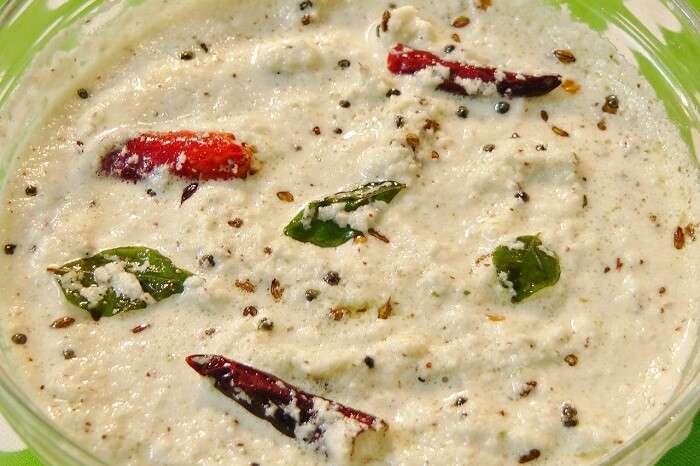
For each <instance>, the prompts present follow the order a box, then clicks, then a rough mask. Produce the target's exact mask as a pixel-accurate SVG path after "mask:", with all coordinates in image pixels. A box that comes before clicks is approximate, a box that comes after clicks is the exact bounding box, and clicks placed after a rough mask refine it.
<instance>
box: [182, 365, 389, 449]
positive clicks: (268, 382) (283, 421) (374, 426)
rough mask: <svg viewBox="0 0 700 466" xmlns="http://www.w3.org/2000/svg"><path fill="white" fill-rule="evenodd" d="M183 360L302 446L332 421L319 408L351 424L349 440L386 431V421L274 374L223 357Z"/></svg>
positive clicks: (321, 434)
mask: <svg viewBox="0 0 700 466" xmlns="http://www.w3.org/2000/svg"><path fill="white" fill-rule="evenodd" d="M186 361H187V364H189V365H190V367H191V368H192V369H194V370H195V371H197V372H198V373H199V374H200V375H202V376H205V377H211V378H212V379H214V381H215V382H214V387H215V388H216V389H217V390H219V391H220V392H221V393H223V394H224V395H226V396H227V397H229V398H231V399H232V400H234V401H235V402H236V403H238V404H240V405H241V406H243V407H244V408H245V409H246V410H248V411H249V412H250V413H252V414H253V415H255V416H257V417H259V418H260V419H264V420H266V421H267V422H269V423H270V424H272V425H273V426H274V427H275V429H277V430H278V431H280V432H281V433H283V434H284V435H286V436H288V437H291V438H299V440H302V441H303V442H306V443H311V444H313V443H317V442H318V441H319V440H320V439H321V438H322V437H323V435H324V433H325V432H326V430H327V428H328V427H329V426H328V425H327V424H326V423H327V422H333V421H328V419H332V416H327V415H326V416H319V408H320V407H323V408H322V409H323V410H324V411H325V412H328V411H331V412H335V413H339V414H341V415H342V418H343V419H345V421H346V422H351V423H352V424H353V430H354V431H355V432H356V433H354V435H353V439H354V438H356V437H357V436H358V435H360V434H361V433H363V432H366V431H368V430H375V431H385V430H387V429H388V428H389V426H388V425H387V424H386V422H384V421H383V420H381V419H379V418H377V417H375V416H372V415H371V414H366V413H363V412H362V411H358V410H356V409H353V408H349V407H347V406H343V405H341V404H339V403H336V402H334V401H331V400H328V399H326V398H323V397H320V396H316V395H312V394H309V393H306V392H304V391H303V390H300V389H299V388H297V387H295V386H293V385H290V384H288V383H286V382H284V381H283V380H281V379H279V378H278V377H275V376H274V375H271V374H268V373H266V372H263V371H260V370H258V369H255V368H253V367H250V366H246V365H244V364H240V363H238V362H236V361H232V360H230V359H227V358H225V357H223V356H217V355H193V356H189V357H187V358H186ZM321 417H323V418H325V419H326V420H325V421H324V419H322V418H321ZM335 422H337V421H335ZM297 435H303V437H301V438H300V437H297Z"/></svg>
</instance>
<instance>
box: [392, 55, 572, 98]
mask: <svg viewBox="0 0 700 466" xmlns="http://www.w3.org/2000/svg"><path fill="white" fill-rule="evenodd" d="M437 65H442V66H445V67H447V68H449V70H450V76H449V77H448V78H447V79H445V81H444V82H443V83H442V84H440V85H439V86H438V89H440V90H442V91H446V92H450V93H452V94H459V95H467V90H466V89H465V88H464V86H462V85H460V84H459V83H458V82H457V81H456V79H457V78H463V79H477V80H480V81H483V82H485V83H494V84H495V85H496V89H497V90H498V93H499V94H501V95H505V96H512V97H536V96H540V95H544V94H547V93H548V92H550V91H552V90H553V89H556V88H557V87H558V86H559V85H560V84H561V76H558V75H543V76H532V75H528V74H520V73H512V72H509V71H506V72H504V73H503V77H502V79H500V80H499V79H498V78H497V74H498V73H497V70H496V69H495V68H490V67H483V66H476V65H469V64H466V63H460V62H455V61H449V60H444V59H442V58H440V57H438V56H437V55H435V54H432V53H430V52H427V51H425V50H413V49H411V48H408V47H406V46H404V45H403V44H397V45H396V46H395V47H394V48H393V49H392V50H391V51H390V52H389V56H388V57H387V66H388V67H389V71H391V72H392V73H394V74H414V73H417V72H418V71H420V70H424V69H426V68H429V67H431V66H437Z"/></svg>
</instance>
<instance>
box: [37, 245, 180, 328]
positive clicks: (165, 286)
mask: <svg viewBox="0 0 700 466" xmlns="http://www.w3.org/2000/svg"><path fill="white" fill-rule="evenodd" d="M50 271H51V272H52V273H54V274H55V275H57V276H58V277H57V282H58V284H59V286H60V287H61V290H62V291H63V295H64V296H65V298H66V299H67V300H68V302H70V303H71V304H73V305H75V306H78V307H80V308H82V309H84V310H86V311H88V312H89V313H90V314H91V315H92V317H93V318H94V319H95V320H98V319H99V318H101V317H111V316H114V315H116V314H119V313H122V312H127V311H132V310H135V309H143V308H145V307H146V306H148V305H149V304H152V303H155V302H158V301H162V300H164V299H166V298H168V297H170V296H172V295H174V294H178V293H182V292H183V290H184V283H185V280H187V278H188V277H190V276H191V275H192V274H191V273H190V272H188V271H186V270H183V269H180V268H178V267H177V266H175V265H174V264H173V263H172V261H171V260H170V259H168V258H167V257H165V256H163V255H162V254H160V253H159V252H158V251H156V250H153V249H149V248H145V247H140V246H133V247H123V248H116V249H108V250H105V251H102V252H99V253H97V254H96V255H94V256H92V257H87V258H84V259H78V260H75V261H72V262H68V263H67V264H65V265H63V266H61V267H59V268H57V269H50ZM139 287H140V289H139Z"/></svg>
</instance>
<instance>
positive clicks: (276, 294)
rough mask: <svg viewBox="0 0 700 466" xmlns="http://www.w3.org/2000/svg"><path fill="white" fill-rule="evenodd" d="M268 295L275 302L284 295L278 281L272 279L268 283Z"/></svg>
mask: <svg viewBox="0 0 700 466" xmlns="http://www.w3.org/2000/svg"><path fill="white" fill-rule="evenodd" d="M270 294H271V295H272V298H273V299H274V300H275V301H279V300H280V299H282V295H283V294H284V288H282V286H281V285H280V282H279V280H277V279H276V278H273V279H272V282H271V283H270Z"/></svg>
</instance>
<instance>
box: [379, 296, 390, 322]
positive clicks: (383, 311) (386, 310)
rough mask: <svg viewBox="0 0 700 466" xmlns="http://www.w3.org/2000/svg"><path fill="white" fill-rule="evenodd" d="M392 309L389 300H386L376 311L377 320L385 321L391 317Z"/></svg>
mask: <svg viewBox="0 0 700 466" xmlns="http://www.w3.org/2000/svg"><path fill="white" fill-rule="evenodd" d="M393 311H394V308H393V306H392V305H391V298H389V299H387V301H386V303H384V305H383V306H381V307H380V308H379V309H378V310H377V318H379V319H382V320H386V319H388V318H389V317H391V314H392V313H393Z"/></svg>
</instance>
